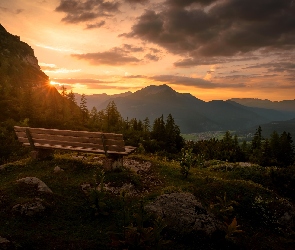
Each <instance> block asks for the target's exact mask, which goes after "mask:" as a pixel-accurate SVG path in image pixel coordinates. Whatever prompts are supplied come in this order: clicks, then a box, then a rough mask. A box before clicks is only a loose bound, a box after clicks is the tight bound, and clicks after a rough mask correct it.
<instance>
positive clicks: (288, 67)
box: [244, 61, 295, 74]
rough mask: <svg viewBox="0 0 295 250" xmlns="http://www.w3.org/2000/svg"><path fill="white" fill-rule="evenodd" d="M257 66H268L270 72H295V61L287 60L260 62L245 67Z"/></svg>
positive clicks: (253, 67)
mask: <svg viewBox="0 0 295 250" xmlns="http://www.w3.org/2000/svg"><path fill="white" fill-rule="evenodd" d="M256 68H266V69H267V70H268V72H274V73H289V74H290V73H291V74H295V63H294V62H286V61H285V62H283V61H279V62H269V63H259V64H255V65H251V66H248V67H245V68H244V69H256Z"/></svg>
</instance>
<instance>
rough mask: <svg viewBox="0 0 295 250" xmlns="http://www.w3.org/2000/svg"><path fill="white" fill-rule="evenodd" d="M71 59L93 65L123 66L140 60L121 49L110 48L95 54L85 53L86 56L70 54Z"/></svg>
mask: <svg viewBox="0 0 295 250" xmlns="http://www.w3.org/2000/svg"><path fill="white" fill-rule="evenodd" d="M72 57H75V58H77V59H79V60H86V61H88V62H89V63H90V64H93V65H113V66H118V65H125V64H135V63H139V62H140V61H141V60H140V59H138V58H136V57H134V56H130V55H129V53H128V52H126V51H125V50H124V49H122V48H118V47H115V48H112V49H111V50H109V51H105V52H97V53H87V54H72Z"/></svg>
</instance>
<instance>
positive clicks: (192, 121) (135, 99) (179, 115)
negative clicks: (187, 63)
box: [86, 85, 295, 133]
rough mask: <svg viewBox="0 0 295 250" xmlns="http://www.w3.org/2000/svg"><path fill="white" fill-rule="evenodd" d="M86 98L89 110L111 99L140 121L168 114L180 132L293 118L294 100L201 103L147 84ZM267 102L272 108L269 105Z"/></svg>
mask: <svg viewBox="0 0 295 250" xmlns="http://www.w3.org/2000/svg"><path fill="white" fill-rule="evenodd" d="M86 98H87V102H88V107H89V109H91V108H92V107H93V106H95V107H96V108H97V109H98V110H102V109H104V108H105V107H106V106H107V104H108V103H109V102H110V101H114V102H115V103H116V105H117V107H118V110H119V112H120V113H121V115H122V116H123V117H124V118H125V119H126V118H127V117H128V118H137V119H140V120H143V119H145V118H146V117H148V118H149V119H150V121H151V123H152V122H153V121H154V119H155V118H158V117H160V116H161V115H162V114H163V115H164V117H167V115H168V114H169V113H171V114H172V116H173V117H174V119H175V122H176V124H178V125H179V127H180V129H181V132H182V133H197V132H205V131H226V130H235V131H239V130H246V129H252V128H254V127H258V126H259V125H262V124H267V123H270V122H273V121H287V120H291V119H293V118H295V100H292V101H283V103H284V105H282V102H270V101H268V100H265V101H263V100H258V99H230V100H227V101H210V102H204V101H202V100H200V99H198V98H196V97H194V96H192V95H191V94H182V93H178V92H176V91H175V90H173V89H172V88H171V87H169V86H168V85H160V86H154V85H151V86H148V87H145V88H143V89H141V90H138V91H136V92H135V93H131V92H127V93H123V94H120V95H116V96H108V95H106V94H102V95H91V96H86ZM250 100H254V101H257V103H259V105H258V106H255V105H254V104H253V103H255V102H254V101H252V102H250ZM247 103H250V104H251V105H247ZM263 103H265V105H263ZM292 104H293V106H292ZM270 105H272V108H269V106H270Z"/></svg>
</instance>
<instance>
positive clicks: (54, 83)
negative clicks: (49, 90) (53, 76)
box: [49, 81, 59, 85]
mask: <svg viewBox="0 0 295 250" xmlns="http://www.w3.org/2000/svg"><path fill="white" fill-rule="evenodd" d="M49 83H50V85H57V84H59V83H58V82H54V81H50V82H49Z"/></svg>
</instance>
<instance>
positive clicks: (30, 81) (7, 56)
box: [0, 24, 48, 95]
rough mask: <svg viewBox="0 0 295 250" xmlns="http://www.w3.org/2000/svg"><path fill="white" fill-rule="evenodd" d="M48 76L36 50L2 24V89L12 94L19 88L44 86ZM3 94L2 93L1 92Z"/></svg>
mask: <svg viewBox="0 0 295 250" xmlns="http://www.w3.org/2000/svg"><path fill="white" fill-rule="evenodd" d="M47 83H48V76H47V75H45V74H44V72H42V71H41V69H40V67H39V65H38V60H37V58H36V57H35V55H34V50H33V49H32V48H31V47H30V46H29V45H28V44H26V43H24V42H22V41H21V40H20V37H19V36H15V35H12V34H10V33H9V32H7V31H6V29H5V28H4V27H3V26H2V25H1V24H0V91H2V94H5V95H10V94H11V91H17V89H19V88H24V87H25V88H27V87H29V88H30V87H36V86H42V85H43V84H47ZM0 94H1V93H0Z"/></svg>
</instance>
